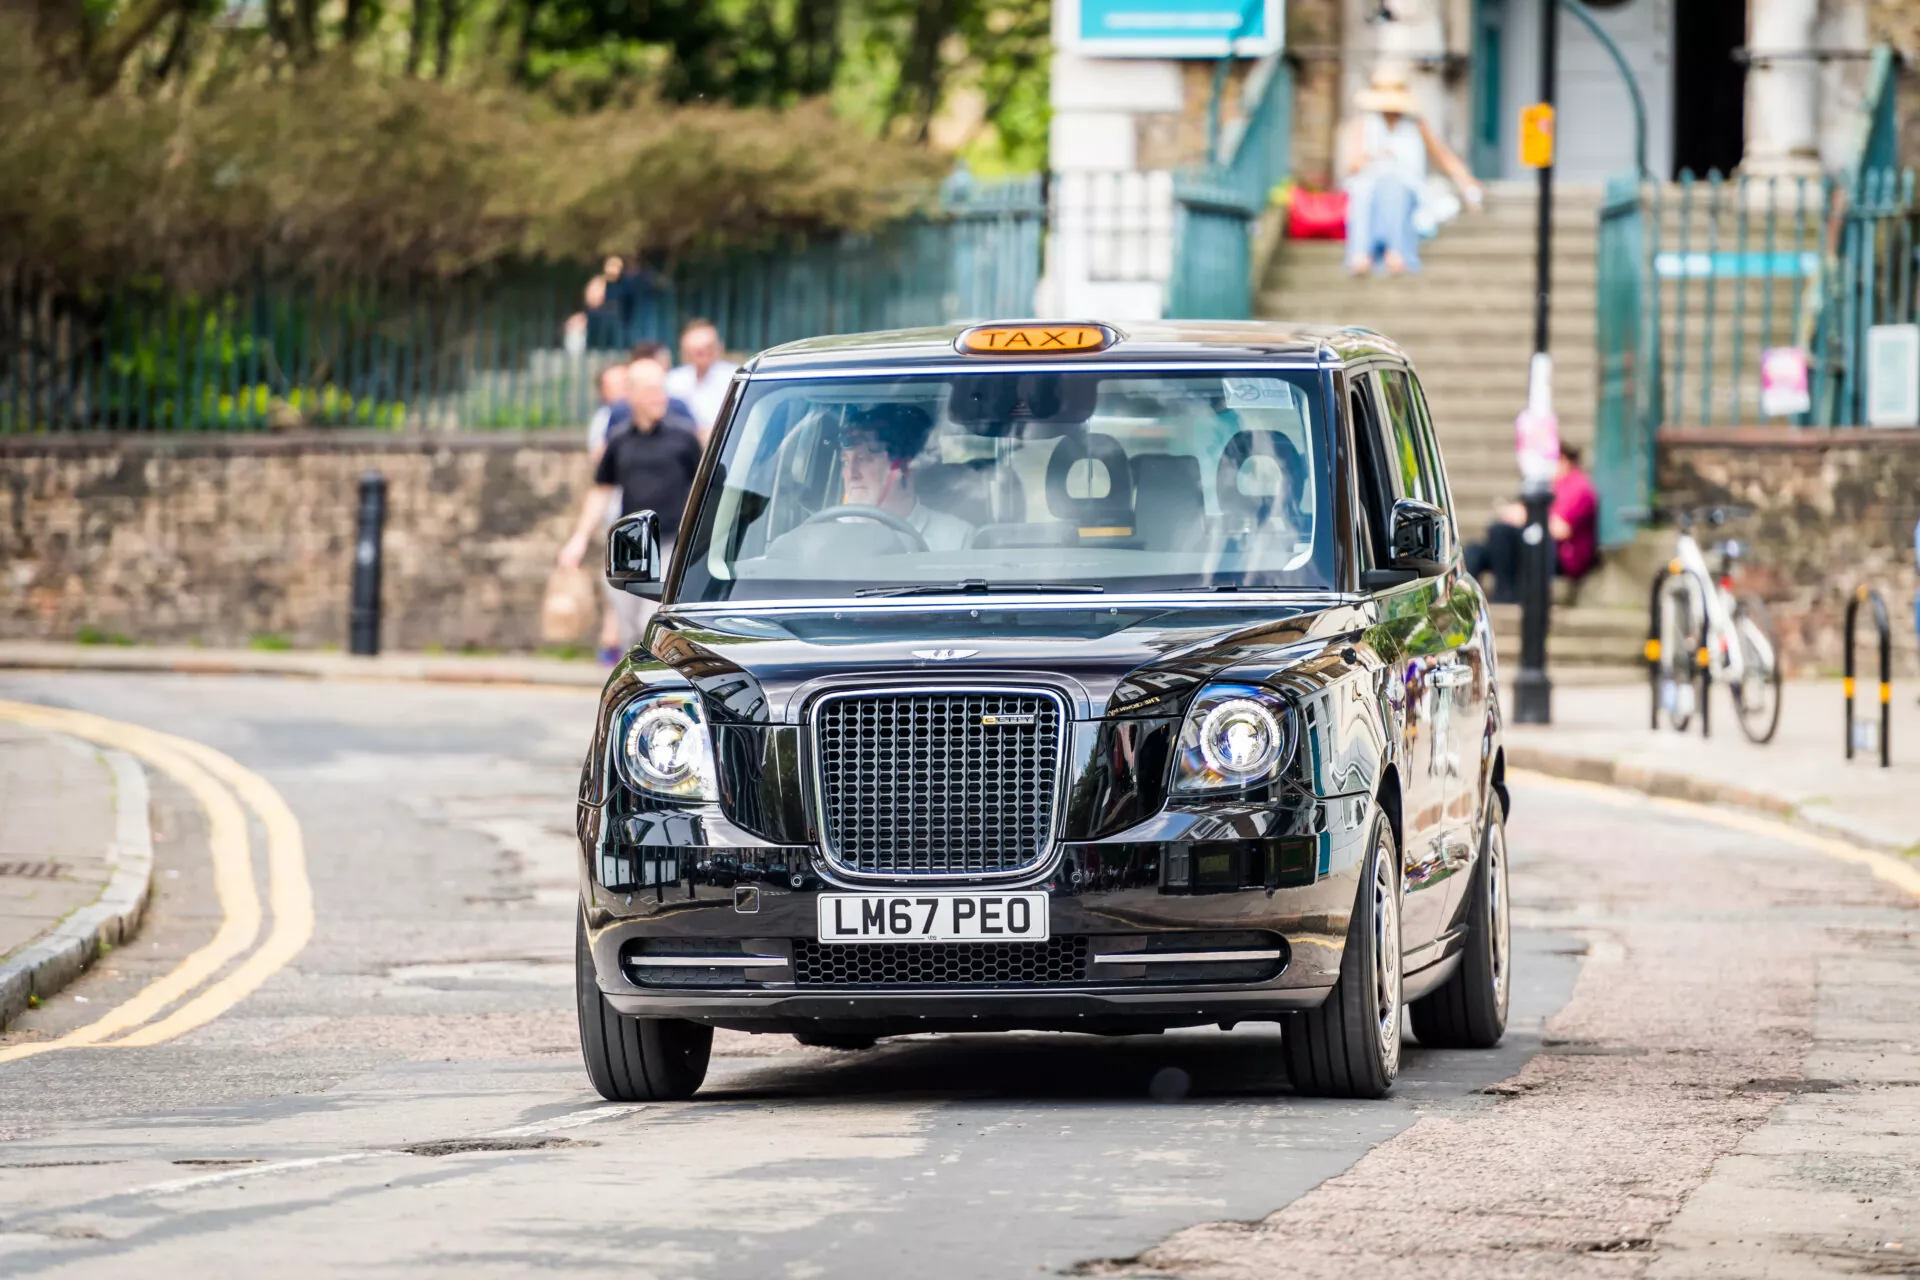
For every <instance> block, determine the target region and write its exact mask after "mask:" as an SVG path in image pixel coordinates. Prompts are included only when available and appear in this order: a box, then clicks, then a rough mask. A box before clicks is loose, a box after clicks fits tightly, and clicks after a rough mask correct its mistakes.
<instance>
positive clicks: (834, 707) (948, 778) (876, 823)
mask: <svg viewBox="0 0 1920 1280" xmlns="http://www.w3.org/2000/svg"><path fill="white" fill-rule="evenodd" d="M993 716H1015V717H1028V716H1030V717H1032V720H1033V723H1031V724H1024V725H1022V724H1012V725H987V724H982V723H981V721H982V720H983V718H988V717H993ZM815 727H816V737H817V740H818V741H817V744H816V747H815V750H816V751H817V752H818V753H819V754H818V761H819V769H820V790H821V796H822V799H823V801H824V808H825V812H824V813H823V815H822V818H823V820H824V822H825V826H826V836H827V850H828V852H829V853H830V854H832V855H833V857H834V858H835V859H837V860H838V861H839V862H840V863H841V865H843V866H845V867H848V868H850V869H852V870H855V871H864V872H869V873H874V874H891V875H904V876H913V875H956V874H961V875H964V874H967V873H970V872H992V871H1015V870H1018V869H1021V868H1024V867H1030V866H1033V865H1035V864H1037V863H1038V862H1039V861H1040V860H1041V859H1042V858H1043V857H1044V856H1045V855H1046V851H1047V846H1048V844H1049V842H1050V841H1051V839H1052V836H1053V832H1052V824H1053V804H1054V789H1055V785H1056V784H1055V779H1056V777H1057V775H1058V765H1059V760H1060V711H1059V708H1058V706H1057V705H1056V704H1055V702H1054V700H1053V699H1052V698H1049V697H1046V696H1045V695H1043V694H1037V693H985V692H981V693H965V692H963V693H904V694H892V693H874V694H858V695H854V696H851V697H840V698H830V699H828V700H827V701H826V702H824V703H823V704H822V705H821V706H820V708H819V712H818V716H817V718H816V720H815Z"/></svg>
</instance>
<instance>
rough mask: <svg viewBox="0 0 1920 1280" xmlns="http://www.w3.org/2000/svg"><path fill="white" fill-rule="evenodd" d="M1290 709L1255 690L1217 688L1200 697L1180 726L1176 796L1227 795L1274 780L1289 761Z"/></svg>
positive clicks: (1267, 692) (1292, 732)
mask: <svg viewBox="0 0 1920 1280" xmlns="http://www.w3.org/2000/svg"><path fill="white" fill-rule="evenodd" d="M1297 736H1298V733H1297V730H1296V728H1295V721H1294V712H1293V708H1292V707H1291V706H1290V705H1289V704H1288V703H1287V701H1286V699H1284V698H1282V697H1280V695H1278V694H1276V693H1274V692H1273V691H1271V690H1269V689H1263V688H1261V687H1260V686H1258V685H1244V684H1216V685H1209V686H1208V687H1207V688H1205V689H1202V690H1201V691H1200V695H1199V696H1198V697H1196V698H1195V699H1194V700H1193V705H1192V706H1191V707H1189V708H1188V709H1187V719H1186V723H1185V724H1183V725H1181V726H1180V747H1179V751H1178V752H1177V753H1176V758H1175V760H1174V768H1173V789H1174V790H1175V791H1186V792H1193V791H1228V790H1236V789H1240V788H1245V787H1251V786H1257V785H1259V784H1261V783H1263V782H1269V781H1271V780H1272V779H1273V778H1275V777H1277V776H1278V775H1279V773H1280V771H1281V770H1282V769H1284V768H1286V767H1287V763H1288V761H1290V760H1291V759H1292V758H1293V747H1294V740H1295V738H1296V737H1297Z"/></svg>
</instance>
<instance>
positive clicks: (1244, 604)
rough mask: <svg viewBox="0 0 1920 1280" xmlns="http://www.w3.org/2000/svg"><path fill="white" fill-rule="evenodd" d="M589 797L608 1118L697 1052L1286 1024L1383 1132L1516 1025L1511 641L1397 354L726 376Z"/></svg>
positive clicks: (1051, 331)
mask: <svg viewBox="0 0 1920 1280" xmlns="http://www.w3.org/2000/svg"><path fill="white" fill-rule="evenodd" d="M680 529H681V535H680V537H679V539H678V542H677V545H675V546H674V547H673V548H672V549H671V552H670V554H667V555H666V556H664V558H663V555H662V549H661V547H660V544H659V537H658V529H657V520H656V518H655V516H654V514H653V513H650V512H639V513H636V514H634V515H630V516H627V517H625V518H624V519H622V520H621V521H619V522H618V523H617V524H616V525H615V527H614V528H613V530H612V531H611V533H610V534H609V538H608V557H607V576H608V579H609V581H610V582H611V583H612V584H613V585H614V586H615V587H617V588H621V589H624V590H626V591H630V592H633V593H635V594H637V595H641V596H644V597H647V598H650V599H653V600H657V601H659V603H660V608H659V610H658V612H657V613H655V614H654V616H653V618H652V621H651V622H650V624H649V626H648V629H647V632H646V636H645V639H644V642H643V644H642V645H641V646H639V647H638V648H636V649H635V650H634V651H633V652H632V653H631V654H629V655H628V656H627V658H626V659H625V660H624V661H623V662H622V663H621V664H620V665H619V666H618V667H617V668H616V669H615V671H614V672H613V675H612V677H611V678H610V679H609V681H608V683H607V686H606V689H605V691H604V693H603V695H602V698H601V702H600V707H599V713H598V720H597V726H596V730H595V733H594V736H593V741H592V743H591V745H590V746H589V748H588V751H587V757H586V762H585V766H584V769H583V771H582V775H581V783H580V795H579V804H578V811H577V812H578V831H579V838H580V852H581V864H580V865H581V902H580V916H579V926H578V944H577V950H578V960H577V982H578V996H579V1011H580V1027H581V1044H582V1048H583V1052H584V1054H585V1058H586V1065H587V1069H588V1072H589V1074H590V1076H591V1077H592V1080H593V1083H594V1085H595V1087H596V1088H597V1089H598V1090H599V1091H600V1092H601V1093H602V1094H604V1095H605V1096H606V1097H608V1098H613V1099H622V1100H634V1099H649V1098H678V1097H685V1096H687V1095H689V1094H691V1093H692V1092H693V1091H694V1090H696V1089H697V1088H699V1086H700V1084H701V1082H702V1080H703V1079H704V1077H705V1075H706V1071H707V1066H708V1057H709V1053H710V1049H711V1044H712V1039H713V1031H714V1029H715V1028H732V1029H738V1030H747V1031H765V1032H784V1033H789V1034H791V1035H793V1036H795V1037H797V1038H798V1039H799V1040H800V1041H801V1042H803V1043H806V1044H812V1045H824V1046H832V1047H840V1048H849V1049H857V1048H864V1047H866V1046H870V1045H871V1044H873V1043H874V1041H875V1040H876V1039H877V1038H879V1037H884V1036H890V1035H901V1034H908V1033H913V1032H922V1031H992V1030H1016V1029H1046V1030H1065V1031H1082V1032H1089V1033H1097V1034H1107V1035H1124V1034H1130V1033H1139V1032H1154V1031H1161V1030H1165V1029H1168V1028H1175V1027H1188V1026H1202V1025H1209V1024H1220V1025H1222V1026H1229V1027H1230V1026H1232V1025H1233V1024H1236V1023H1240V1022H1249V1021H1268V1022H1279V1023H1281V1024H1282V1036H1281V1041H1280V1047H1279V1049H1278V1052H1279V1054H1280V1055H1281V1057H1282V1058H1283V1059H1284V1066H1285V1070H1286V1073H1287V1077H1288V1079H1289V1081H1290V1082H1291V1084H1292V1085H1293V1087H1294V1088H1295V1089H1296V1090H1297V1091H1299V1092H1301V1093H1306V1094H1319V1095H1334V1096H1353V1097H1378V1096H1380V1095H1382V1094H1384V1093H1385V1092H1386V1091H1387V1090H1388V1089H1389V1088H1390V1087H1391V1086H1392V1083H1393V1081H1394V1077H1395V1075H1396V1073H1397V1071H1398V1068H1399V1060H1400V1046H1401V1039H1402V1035H1403V1030H1404V1028H1403V1025H1402V1020H1403V1015H1407V1017H1406V1020H1407V1021H1408V1022H1410V1023H1411V1030H1412V1032H1413V1033H1414V1034H1415V1035H1416V1036H1417V1037H1418V1038H1419V1040H1420V1041H1421V1042H1422V1043H1423V1044H1428V1045H1442V1046H1456V1047H1484V1046H1491V1045H1493V1044H1495V1043H1496V1042H1497V1041H1498V1040H1499V1039H1500V1037H1501V1035H1502V1033H1503V1031H1504V1029H1505V1022H1506V1011H1507V1001H1508V992H1509V990H1510V987H1511V978H1510V974H1509V964H1510V957H1511V949H1510V945H1509V921H1508V907H1507V862H1506V852H1505V841H1504V835H1503V830H1504V822H1505V815H1506V809H1507V799H1506V789H1505V782H1504V773H1505V759H1504V757H1503V754H1502V747H1501V729H1500V710H1499V705H1498V703H1497V701H1496V698H1495V695H1494V677H1495V673H1494V665H1493V664H1494V647H1493V635H1492V631H1491V628H1490V624H1489V622H1488V617H1487V610H1486V606H1485V602H1484V600H1483V598H1482V595H1481V591H1480V588H1479V586H1478V585H1477V584H1476V583H1475V581H1474V580H1473V578H1472V577H1470V576H1469V575H1468V574H1467V573H1466V572H1465V571H1464V569H1463V568H1462V564H1461V556H1460V553H1459V538H1458V533H1457V529H1456V525H1455V520H1454V516H1453V513H1452V510H1451V504H1450V499H1449V494H1448V488H1447V480H1446V472H1445V468H1444V466H1443V464H1442V460H1441V457H1440V451H1439V449H1438V447H1437V445H1436V443H1435V437H1434V430H1433V425H1432V423H1431V421H1430V420H1429V416H1428V410H1427V404H1426V400H1425V397H1424V396H1423V395H1422V393H1421V389H1420V384H1419V380H1418V378H1417V377H1416V376H1415V373H1414V370H1413V368H1412V367H1411V365H1410V364H1409V363H1408V361H1407V359H1406V357H1405V356H1404V354H1403V353H1402V352H1401V351H1400V350H1399V349H1398V348H1396V347H1395V346H1394V345H1393V343H1391V342H1390V341H1388V340H1387V339H1385V338H1383V337H1381V336H1380V335H1378V334H1375V333H1372V332H1368V331H1364V330H1358V329H1335V328H1313V327H1300V326H1287V325H1276V324H1262V323H1246V324H1239V323H1213V322H1204V323H1203V322H1195V323H1184V324H1177V323H1156V324H1143V325H1128V326H1126V327H1125V328H1124V329H1121V328H1117V327H1114V326H1110V325H1105V324H1097V323H1084V324H1057V323H1046V324H1042V323H1038V322H1008V323H1002V324H992V325H978V326H973V327H969V328H941V329H919V330H908V331H900V332H892V333H874V334H863V335H856V336H849V337H834V338H823V339H818V340H812V341H806V342H797V343H793V344H790V345H787V346H782V347H777V348H774V349H772V350H769V351H767V352H764V353H763V354H761V355H759V356H758V357H756V358H754V359H753V360H751V361H749V362H748V363H747V364H746V365H745V366H743V367H742V368H741V370H740V371H739V373H738V375H737V376H736V379H735V381H734V383H733V386H732V388H731V390H730V392H729V395H728V398H727V402H726V405H725V408H724V409H723V411H722V413H721V416H720V421H719V423H718V425H717V427H716V431H715V434H714V437H713V440H712V443H711V444H710V446H709V448H708V451H707V454H706V457H705V460H704V463H703V466H702V469H701V472H700V475H699V477H698V479H697V480H696V482H695V485H694V488H693V492H692V494H691V496H690V498H689V500H688V506H687V510H686V513H685V516H684V519H683V520H682V522H681V525H680Z"/></svg>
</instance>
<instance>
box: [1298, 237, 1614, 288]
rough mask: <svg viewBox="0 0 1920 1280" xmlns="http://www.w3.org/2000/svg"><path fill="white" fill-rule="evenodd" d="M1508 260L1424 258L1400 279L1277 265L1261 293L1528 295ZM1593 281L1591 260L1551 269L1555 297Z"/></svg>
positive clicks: (1521, 269) (1333, 267)
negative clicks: (1386, 291)
mask: <svg viewBox="0 0 1920 1280" xmlns="http://www.w3.org/2000/svg"><path fill="white" fill-rule="evenodd" d="M1513 257H1514V255H1513V249H1512V246H1508V248H1507V254H1506V257H1504V258H1500V259H1497V260H1495V261H1483V260H1480V259H1476V258H1466V257H1457V258H1437V259H1434V258H1430V259H1428V260H1427V261H1426V262H1425V263H1424V264H1423V265H1422V269H1421V270H1419V271H1417V272H1411V273H1409V274H1407V275H1402V276H1388V275H1365V276H1355V275H1351V274H1349V273H1348V271H1347V269H1346V267H1345V266H1343V265H1342V264H1341V263H1339V262H1283V263H1279V264H1277V265H1275V266H1274V267H1273V268H1272V269H1271V270H1270V271H1269V273H1268V275H1267V277H1266V280H1265V282H1264V283H1265V285H1266V289H1267V290H1272V291H1277V292H1285V291H1287V290H1289V289H1365V288H1369V287H1378V288H1382V289H1394V290H1396V291H1399V292H1401V293H1404V294H1407V295H1409V296H1419V295H1424V294H1432V293H1443V292H1458V293H1478V294H1492V293H1514V292H1526V293H1527V294H1529V295H1531V293H1532V290H1533V268H1532V267H1531V266H1524V265H1521V264H1519V263H1518V262H1516V261H1514V260H1513ZM1599 279H1600V274H1599V267H1598V265H1597V264H1596V263H1594V262H1592V261H1586V262H1569V263H1567V264H1566V265H1565V267H1564V268H1563V267H1562V266H1560V265H1559V264H1558V263H1556V264H1555V266H1554V272H1553V287H1554V291H1555V292H1556V293H1558V292H1559V291H1560V290H1562V289H1569V290H1576V289H1577V290H1579V291H1581V292H1583V293H1589V294H1590V293H1592V292H1593V291H1594V289H1595V287H1596V286H1597V285H1598V283H1599ZM1264 291H1266V290H1263V292H1264Z"/></svg>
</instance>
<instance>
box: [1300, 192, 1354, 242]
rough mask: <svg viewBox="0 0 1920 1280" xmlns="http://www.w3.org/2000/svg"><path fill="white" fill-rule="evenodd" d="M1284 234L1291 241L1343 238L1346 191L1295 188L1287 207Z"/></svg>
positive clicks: (1345, 230)
mask: <svg viewBox="0 0 1920 1280" xmlns="http://www.w3.org/2000/svg"><path fill="white" fill-rule="evenodd" d="M1287 235H1288V237H1289V238H1290V239H1294V240H1345V239H1346V238H1347V193H1346V192H1344V191H1295V192H1294V193H1293V202H1292V203H1291V204H1289V205H1288V206H1287Z"/></svg>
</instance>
